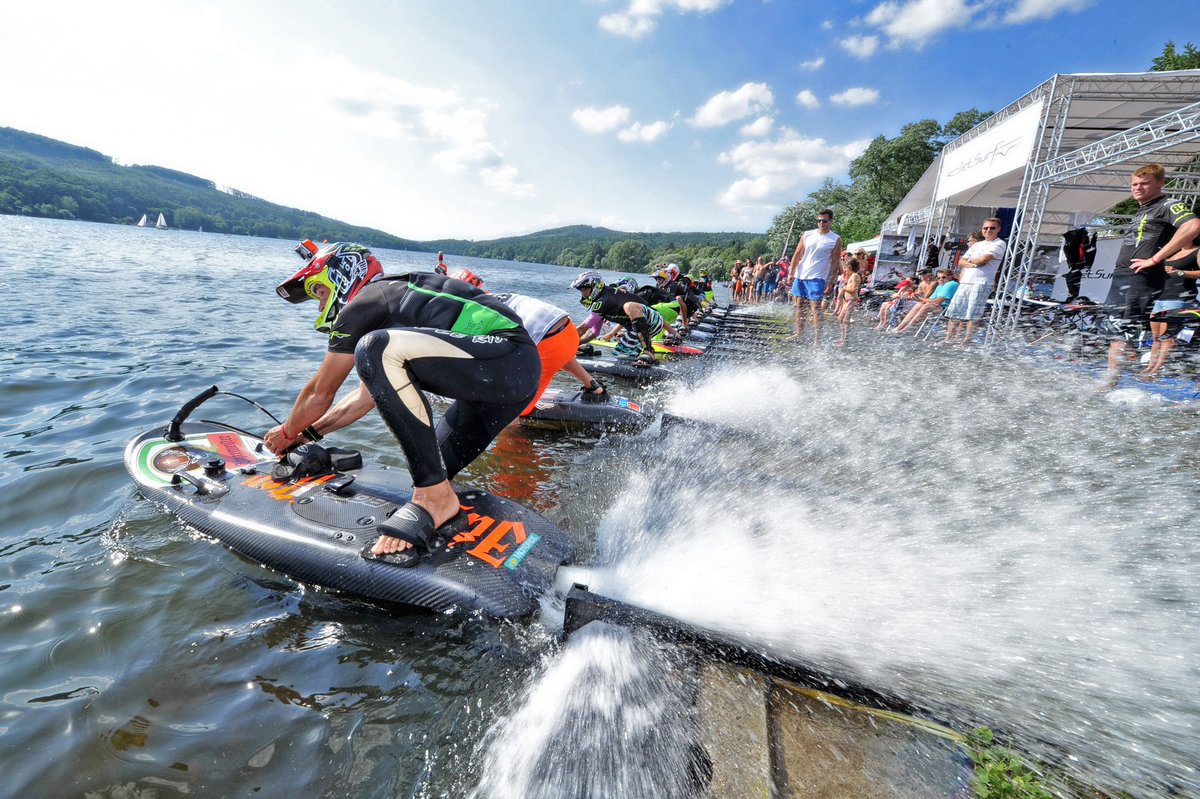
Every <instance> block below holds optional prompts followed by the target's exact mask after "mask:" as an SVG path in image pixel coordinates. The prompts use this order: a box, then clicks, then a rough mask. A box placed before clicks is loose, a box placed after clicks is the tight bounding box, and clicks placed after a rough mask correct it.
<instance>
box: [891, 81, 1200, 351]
mask: <svg viewBox="0 0 1200 799" xmlns="http://www.w3.org/2000/svg"><path fill="white" fill-rule="evenodd" d="M1198 100H1200V70H1186V71H1178V72H1145V73H1134V74H1078V75H1055V76H1053V77H1052V78H1050V79H1049V80H1047V81H1046V82H1045V83H1042V84H1041V85H1040V86H1038V87H1037V88H1035V89H1033V90H1032V91H1030V92H1029V93H1028V94H1026V95H1025V96H1023V97H1021V98H1020V99H1018V100H1016V101H1015V102H1013V103H1011V104H1009V105H1008V106H1006V107H1005V108H1003V109H1001V110H1000V111H998V112H997V113H996V114H994V115H993V116H991V117H989V118H988V119H987V120H985V121H984V122H982V123H980V124H979V125H977V126H976V127H974V128H972V129H971V130H970V131H968V132H967V133H965V134H963V135H962V136H960V137H959V138H958V139H956V140H954V141H953V142H951V143H950V144H948V145H946V147H945V149H944V150H943V151H942V153H941V154H940V155H939V156H938V158H937V159H936V160H935V161H934V162H933V164H931V165H930V167H929V169H927V170H926V172H925V174H924V175H922V177H921V179H920V180H918V181H917V183H916V185H915V186H913V188H912V190H911V191H910V192H909V193H908V195H907V196H906V197H905V198H904V200H902V201H901V203H900V205H898V206H897V207H896V209H895V210H894V211H893V212H892V214H891V215H889V217H888V219H887V220H886V221H885V223H884V226H883V232H884V233H896V232H902V231H907V230H908V229H909V228H910V227H912V226H914V225H915V226H917V227H918V228H920V229H921V230H922V231H923V239H922V249H924V247H925V246H926V245H927V244H928V243H929V242H930V241H937V240H938V239H939V238H940V237H941V236H942V235H943V234H944V233H946V232H953V231H950V230H948V228H952V226H953V225H954V220H953V219H952V217H956V216H958V215H959V214H960V213H962V211H963V210H965V209H988V211H989V212H990V210H991V209H996V208H1014V209H1015V218H1014V223H1013V228H1012V231H1011V232H1010V234H1009V240H1008V245H1009V250H1008V252H1009V255H1008V257H1007V258H1006V259H1005V263H1004V265H1003V267H1002V271H1001V276H1000V281H999V284H998V285H999V286H1000V293H999V294H998V298H1000V299H1006V298H1008V297H1007V296H1006V292H1008V291H1009V289H1010V288H1011V287H1014V286H1019V285H1023V284H1024V283H1025V279H1026V278H1027V277H1028V275H1029V269H1030V267H1031V265H1032V263H1033V260H1034V257H1033V256H1034V254H1035V249H1036V247H1037V245H1038V244H1039V241H1040V242H1041V243H1043V244H1050V243H1053V244H1057V243H1058V242H1059V241H1060V240H1061V239H1060V238H1059V236H1060V235H1061V234H1062V233H1063V232H1065V231H1066V230H1068V229H1070V228H1072V227H1077V226H1079V224H1081V223H1082V222H1085V221H1087V220H1090V219H1092V218H1094V217H1095V216H1097V215H1098V214H1101V213H1103V212H1104V211H1105V210H1107V209H1108V208H1110V207H1112V206H1113V205H1114V204H1115V203H1117V202H1119V201H1120V200H1121V199H1123V198H1124V197H1127V196H1129V176H1130V173H1131V172H1133V170H1134V169H1136V168H1137V167H1138V166H1141V165H1143V164H1149V163H1159V164H1162V165H1163V166H1164V167H1166V169H1167V177H1168V192H1169V193H1170V194H1171V196H1175V197H1191V198H1194V197H1200V102H1198ZM967 215H968V216H971V217H972V218H973V217H975V216H978V214H977V213H968V214H967ZM1008 299H1013V300H1014V301H1011V302H997V303H996V304H995V306H994V310H993V312H992V319H991V324H990V325H989V329H988V337H989V340H992V339H994V338H995V337H996V336H1001V335H1004V334H1005V333H1006V332H1010V331H1011V330H1013V329H1014V328H1015V325H1016V321H1017V318H1018V315H1019V313H1020V302H1019V301H1016V300H1017V298H1015V297H1011V298H1008Z"/></svg>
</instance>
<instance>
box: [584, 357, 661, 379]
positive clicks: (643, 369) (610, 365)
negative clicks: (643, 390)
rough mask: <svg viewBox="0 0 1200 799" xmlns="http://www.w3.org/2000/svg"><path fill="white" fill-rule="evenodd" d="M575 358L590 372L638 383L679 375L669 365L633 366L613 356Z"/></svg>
mask: <svg viewBox="0 0 1200 799" xmlns="http://www.w3.org/2000/svg"><path fill="white" fill-rule="evenodd" d="M575 360H577V361H578V362H579V364H580V366H582V367H583V368H584V369H587V370H588V372H589V373H591V374H600V375H610V376H612V377H620V378H623V379H625V380H632V381H636V382H639V383H655V382H658V381H659V380H668V379H670V378H673V377H679V373H678V372H676V371H675V370H674V369H672V368H671V367H669V366H658V365H655V366H634V365H633V363H631V362H628V361H618V360H617V359H615V358H599V357H597V358H583V357H577V358H576V359H575Z"/></svg>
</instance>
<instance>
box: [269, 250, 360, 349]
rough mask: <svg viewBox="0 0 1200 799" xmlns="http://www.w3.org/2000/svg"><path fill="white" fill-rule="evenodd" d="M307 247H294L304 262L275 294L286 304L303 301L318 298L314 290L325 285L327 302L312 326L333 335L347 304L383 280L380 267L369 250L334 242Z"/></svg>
mask: <svg viewBox="0 0 1200 799" xmlns="http://www.w3.org/2000/svg"><path fill="white" fill-rule="evenodd" d="M310 244H311V242H307V241H306V242H303V243H302V244H301V245H300V246H299V247H297V248H296V252H297V253H299V254H300V257H301V258H304V259H305V261H306V262H307V263H305V265H304V266H303V267H301V268H300V271H298V272H296V274H294V275H292V276H291V277H289V278H288V279H287V280H285V281H283V282H282V283H280V284H279V285H278V286H276V287H275V293H277V294H278V295H279V296H280V297H283V298H284V299H285V300H287V301H288V302H304V301H305V300H315V299H317V295H316V293H315V289H316V287H317V286H318V285H321V286H325V288H326V289H328V290H329V301H328V302H326V303H325V307H324V308H322V309H321V312H320V313H319V314H318V315H317V320H316V322H314V323H313V327H315V328H316V329H317V330H319V331H320V332H322V333H326V334H328V333H331V332H332V330H333V323H334V322H336V321H337V316H338V314H339V313H341V311H342V308H344V307H345V305H346V303H348V302H350V300H352V299H354V295H356V294H358V292H359V291H360V290H361V289H362V287H363V286H365V285H367V284H368V283H370V282H371V281H372V280H375V279H377V278H380V277H383V267H382V266H380V265H379V261H378V259H376V258H375V256H374V255H373V254H372V253H371V251H370V250H368V249H367V248H366V247H364V246H362V245H361V244H346V243H343V242H336V243H334V244H326V245H325V246H323V247H321V248H319V249H317V250H315V251H313V249H312V247H311V246H309V245H310ZM313 246H315V245H313ZM306 254H307V257H305V256H306Z"/></svg>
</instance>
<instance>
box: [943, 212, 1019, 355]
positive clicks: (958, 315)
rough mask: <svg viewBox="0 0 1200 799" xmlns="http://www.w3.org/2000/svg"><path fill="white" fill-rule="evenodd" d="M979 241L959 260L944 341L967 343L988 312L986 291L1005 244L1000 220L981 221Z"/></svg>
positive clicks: (947, 312)
mask: <svg viewBox="0 0 1200 799" xmlns="http://www.w3.org/2000/svg"><path fill="white" fill-rule="evenodd" d="M981 233H982V240H981V241H978V242H976V243H975V244H972V245H971V246H970V247H968V248H967V251H966V252H964V253H963V254H962V257H961V258H959V259H958V268H959V269H960V270H961V276H960V277H959V279H958V290H957V291H955V292H954V296H953V297H952V298H951V299H950V304H949V305H947V306H946V319H947V321H946V341H945V343H947V344H954V343H956V342H957V343H959V344H962V345H964V346H965V345H967V344H969V343H970V341H971V336H973V335H975V328H977V327H979V320H980V319H982V318H983V314H984V312H985V311H987V300H988V294H990V293H991V291H992V283H993V282H995V280H996V270H997V269H998V268H999V267H1000V262H1001V261H1003V260H1004V253H1005V252H1006V251H1007V249H1008V245H1006V244H1005V243H1004V239H1002V238H1000V220H999V219H997V218H996V217H994V216H993V217H990V218H988V219H985V220H983V228H982V230H981Z"/></svg>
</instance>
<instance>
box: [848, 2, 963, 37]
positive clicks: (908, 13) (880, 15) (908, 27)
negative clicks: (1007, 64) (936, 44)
mask: <svg viewBox="0 0 1200 799" xmlns="http://www.w3.org/2000/svg"><path fill="white" fill-rule="evenodd" d="M975 10H976V7H971V6H968V5H967V4H966V2H965V0H905V1H904V2H894V1H893V0H889V1H888V2H886V3H880V4H879V5H877V6H876V7H875V8H874V9H872V10H871V13H869V14H867V22H868V23H869V24H871V25H874V26H875V27H877V28H879V29H880V30H882V31H883V32H884V33H886V34H887V36H888V44H889V45H890V46H892V47H901V46H904V45H910V46H912V47H915V48H917V49H920V48H922V47H924V46H925V44H926V43H927V42H928V41H929V40H930V39H932V38H933V37H935V36H937V35H938V34H939V33H941V32H942V31H944V30H949V29H950V28H961V27H965V26H966V25H967V24H968V23H969V22H970V21H971V14H972V12H974V11H975Z"/></svg>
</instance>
